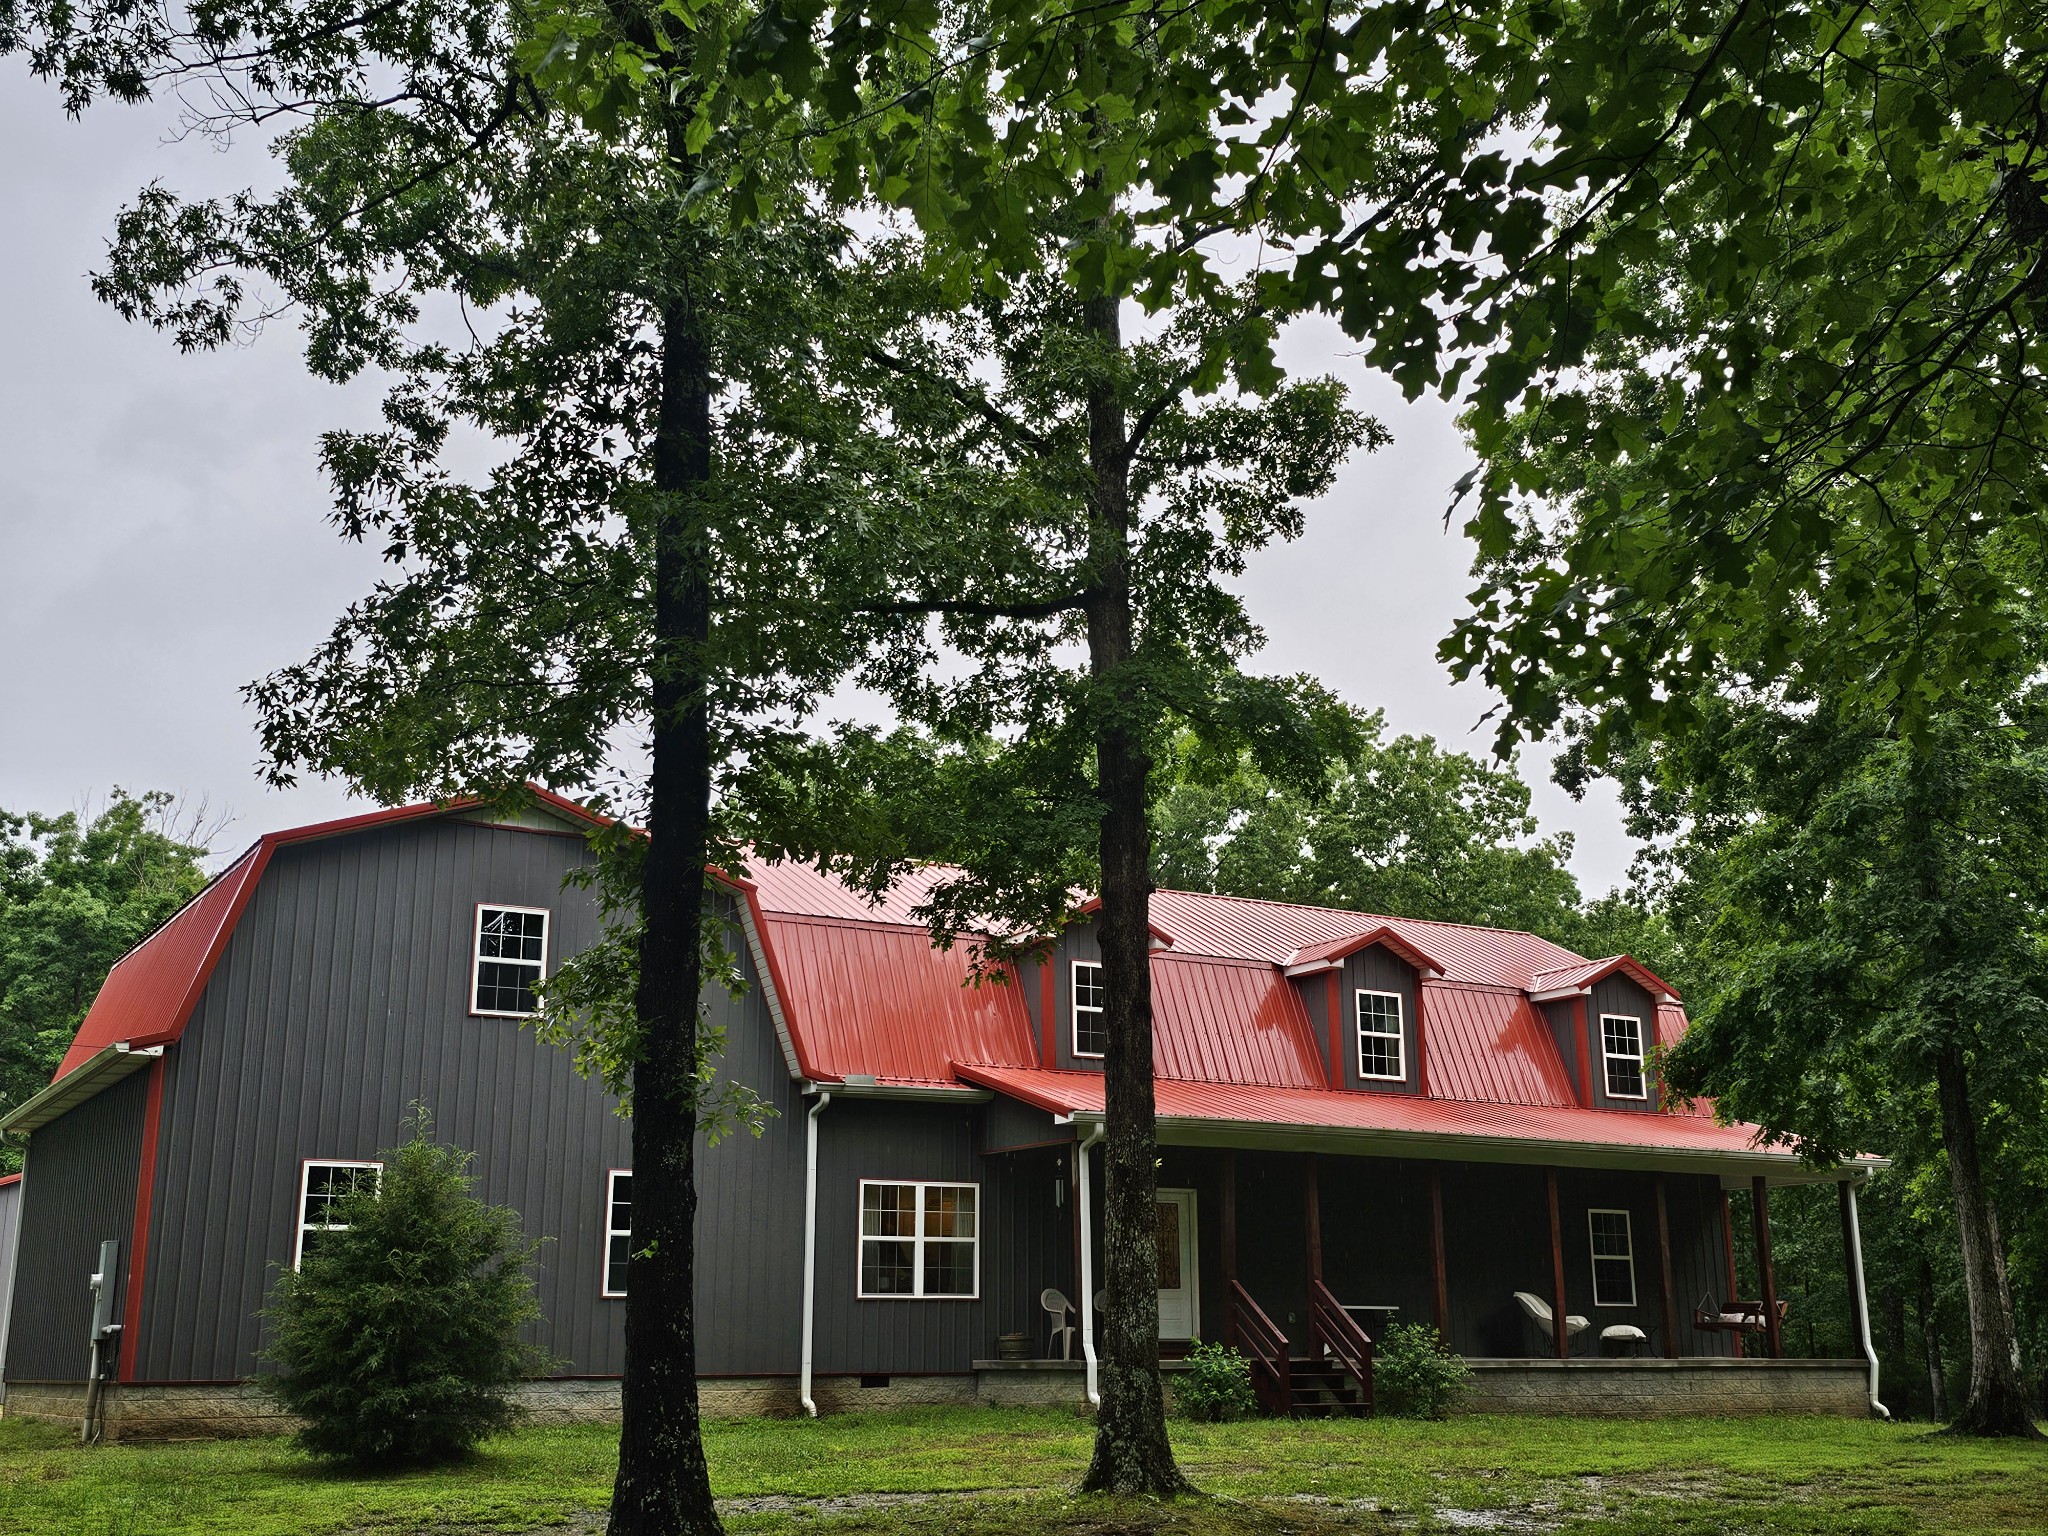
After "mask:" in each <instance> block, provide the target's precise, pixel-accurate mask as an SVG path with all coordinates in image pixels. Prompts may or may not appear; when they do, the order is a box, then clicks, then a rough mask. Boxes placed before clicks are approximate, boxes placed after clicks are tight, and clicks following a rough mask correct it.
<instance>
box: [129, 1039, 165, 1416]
mask: <svg viewBox="0 0 2048 1536" xmlns="http://www.w3.org/2000/svg"><path fill="white" fill-rule="evenodd" d="M147 1092H148V1097H147V1099H145V1100H144V1102H143V1108H142V1158H141V1162H140V1164H139V1166H138V1167H137V1170H136V1174H135V1230H134V1232H133V1233H132V1234H131V1235H130V1237H129V1240H128V1280H127V1284H126V1286H125V1287H124V1288H123V1290H122V1294H121V1368H120V1377H121V1380H123V1381H133V1380H134V1379H135V1349H136V1346H135V1341H136V1339H137V1338H138V1337H139V1336H140V1335H141V1332H142V1279H143V1275H144V1273H145V1271H146V1270H147V1269H148V1263H149V1217H150V1211H151V1208H152V1207H153V1206H154V1204H155V1202H156V1151H157V1143H158V1141H160V1140H161V1139H162V1131H163V1116H164V1059H163V1057H161V1056H159V1057H157V1059H156V1060H155V1061H154V1062H152V1063H151V1064H150V1068H149V1088H148V1090H147Z"/></svg>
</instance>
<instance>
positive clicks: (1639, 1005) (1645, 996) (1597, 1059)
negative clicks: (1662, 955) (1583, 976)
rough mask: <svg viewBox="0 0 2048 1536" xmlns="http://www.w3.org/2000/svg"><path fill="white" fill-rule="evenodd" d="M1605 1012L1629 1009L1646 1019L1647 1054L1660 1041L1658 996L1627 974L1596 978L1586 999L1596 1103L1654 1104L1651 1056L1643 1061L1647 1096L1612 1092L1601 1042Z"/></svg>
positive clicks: (1615, 1106) (1614, 1105)
mask: <svg viewBox="0 0 2048 1536" xmlns="http://www.w3.org/2000/svg"><path fill="white" fill-rule="evenodd" d="M1603 1013H1625V1014H1629V1015H1631V1016H1632V1017H1634V1018H1637V1019H1640V1020H1642V1024H1643V1054H1644V1056H1645V1057H1647V1056H1648V1055H1649V1053H1650V1050H1651V1048H1652V1047H1653V1046H1655V1045H1656V1043H1657V1003H1656V999H1654V998H1653V997H1651V996H1650V994H1649V992H1648V991H1646V990H1645V989H1644V988H1642V987H1640V986H1638V985H1637V984H1636V983H1635V982H1633V981H1631V980H1629V978H1628V977H1626V976H1609V977H1608V978H1607V979H1606V980H1605V981H1599V982H1595V983H1594V984H1593V995H1592V996H1591V997H1589V998H1587V999H1586V1033H1587V1034H1588V1035H1589V1036H1590V1037H1591V1039H1590V1043H1589V1044H1588V1047H1587V1051H1588V1058H1589V1060H1590V1062H1591V1065H1592V1069H1593V1070H1592V1073H1591V1075H1590V1076H1589V1078H1588V1081H1589V1082H1590V1083H1591V1084H1592V1089H1593V1103H1594V1104H1595V1105H1596V1106H1597V1107H1599V1108H1601V1109H1638V1110H1639V1109H1643V1108H1645V1107H1649V1108H1654V1107H1655V1106H1656V1104H1657V1095H1658V1092H1659V1089H1658V1083H1657V1073H1656V1070H1655V1069H1654V1068H1653V1067H1652V1066H1651V1065H1650V1064H1649V1062H1648V1061H1647V1060H1646V1061H1645V1062H1644V1063H1643V1084H1644V1088H1645V1090H1646V1091H1647V1093H1648V1094H1649V1097H1648V1099H1647V1100H1645V1099H1616V1098H1610V1097H1609V1096H1608V1093H1607V1072H1606V1055H1605V1052H1604V1051H1603V1050H1602V1047H1601V1043H1600V1015H1601V1014H1603Z"/></svg>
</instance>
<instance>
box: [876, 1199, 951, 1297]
mask: <svg viewBox="0 0 2048 1536" xmlns="http://www.w3.org/2000/svg"><path fill="white" fill-rule="evenodd" d="M980 1205H981V1186H980V1185H979V1184H930V1183H917V1184H889V1183H884V1182H882V1181H881V1180H879V1179H862V1180H861V1181H860V1294H861V1295H862V1296H863V1297H887V1296H925V1297H945V1296H950V1297H959V1298H965V1299H972V1298H973V1297H975V1296H976V1295H978V1294H980V1288H981V1254H980V1249H981V1241H980V1230H981V1229H980V1224H979V1222H978V1220H977V1216H978V1214H979V1208H980Z"/></svg>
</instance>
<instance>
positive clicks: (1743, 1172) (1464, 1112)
mask: <svg viewBox="0 0 2048 1536" xmlns="http://www.w3.org/2000/svg"><path fill="white" fill-rule="evenodd" d="M956 1070H957V1071H958V1072H959V1074H960V1076H961V1077H962V1078H964V1079H966V1080H967V1081H969V1082H974V1083H979V1084H980V1085H981V1086H983V1087H985V1088H992V1089H994V1090H995V1091H996V1092H998V1093H1002V1094H1005V1095H1008V1096H1009V1097H1011V1098H1015V1099H1018V1100H1020V1101H1021V1102H1023V1103H1026V1104H1031V1105H1034V1106H1036V1107H1037V1108H1040V1109H1044V1110H1048V1111H1050V1112H1051V1113H1053V1114H1056V1115H1063V1116H1069V1117H1072V1118H1074V1119H1076V1120H1080V1121H1084V1122H1086V1121H1095V1120H1099V1119H1100V1118H1101V1117H1102V1076H1101V1074H1100V1073H1095V1072H1055V1071H1048V1070H1045V1069H1042V1068H1018V1067H972V1066H961V1067H958V1068H956ZM1156 1094H1157V1102H1158V1114H1159V1140H1160V1141H1161V1142H1162V1143H1164V1144H1167V1145H1178V1146H1212V1147H1244V1148H1261V1149H1267V1150H1274V1151H1301V1152H1334V1153H1349V1154H1351V1155H1354V1156H1361V1157H1414V1158H1434V1159H1441V1160H1447V1161H1458V1162H1494V1163H1535V1164H1544V1165H1549V1166H1560V1167H1582V1168H1638V1169H1661V1170H1665V1171H1669V1172H1686V1173H1719V1174H1722V1175H1724V1176H1731V1177H1732V1176H1741V1177H1744V1178H1747V1177H1751V1176H1754V1175H1756V1174H1762V1175H1763V1176H1764V1177H1765V1178H1767V1179H1769V1180H1770V1181H1771V1182H1772V1183H1780V1184H1803V1183H1816V1182H1825V1181H1831V1180H1835V1179H1839V1178H1841V1177H1843V1176H1844V1175H1845V1174H1850V1173H1854V1172H1857V1171H1869V1170H1873V1169H1875V1168H1878V1167H1882V1166H1884V1163H1883V1160H1882V1159H1878V1158H1860V1159H1857V1160H1856V1161H1855V1162H1854V1163H1850V1164H1844V1165H1843V1166H1842V1167H1839V1168H1824V1169H1814V1168H1809V1167H1807V1166H1806V1165H1805V1164H1803V1163H1802V1162H1801V1161H1800V1160H1799V1158H1798V1156H1797V1155H1796V1154H1794V1153H1793V1152H1791V1151H1789V1150H1786V1149H1784V1148H1771V1147H1765V1146H1760V1145H1759V1144H1758V1142H1757V1139H1756V1138H1757V1135H1758V1131H1757V1128H1756V1127H1755V1126H1753V1125H1741V1124H1737V1125H1720V1124H1717V1123H1716V1122H1714V1121H1712V1120H1709V1119H1705V1118H1703V1117H1701V1116H1697V1115H1672V1114H1640V1113H1633V1112H1629V1111H1623V1110H1602V1109H1583V1108H1579V1107H1577V1106H1571V1107H1557V1106H1551V1105H1512V1104H1484V1103H1473V1102H1468V1101H1465V1100H1457V1099H1431V1098H1418V1097H1415V1096H1414V1095H1411V1094H1393V1093H1353V1092H1340V1091H1333V1090H1330V1089H1304V1088H1257V1087H1244V1086H1241V1085H1237V1084H1228V1083H1206V1082H1186V1081H1178V1080H1173V1079H1165V1078H1162V1079H1160V1080H1159V1081H1158V1082H1157V1084H1156Z"/></svg>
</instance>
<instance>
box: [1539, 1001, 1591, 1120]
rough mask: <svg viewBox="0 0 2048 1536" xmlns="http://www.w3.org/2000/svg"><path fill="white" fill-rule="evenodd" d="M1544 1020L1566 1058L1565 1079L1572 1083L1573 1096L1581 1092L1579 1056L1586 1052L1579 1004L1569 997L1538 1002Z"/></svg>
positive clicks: (1558, 1048)
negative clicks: (1581, 1032)
mask: <svg viewBox="0 0 2048 1536" xmlns="http://www.w3.org/2000/svg"><path fill="white" fill-rule="evenodd" d="M1536 1006H1537V1008H1538V1010H1539V1011H1540V1012H1541V1013H1542V1015H1543V1022H1544V1023H1545V1024H1548V1025H1549V1026H1550V1037H1551V1038H1552V1039H1553V1040H1555V1041H1556V1042H1557V1054H1558V1055H1559V1056H1561V1057H1563V1058H1564V1075H1565V1081H1566V1082H1568V1083H1570V1084H1571V1088H1572V1097H1573V1098H1577V1097H1578V1094H1579V1058H1580V1057H1581V1056H1582V1055H1584V1054H1585V1052H1584V1049H1583V1047H1584V1044H1585V1042H1584V1041H1582V1040H1581V1039H1580V1038H1579V1024H1578V1019H1579V1010H1578V1005H1577V1004H1576V1003H1574V1002H1572V1001H1570V1000H1569V999H1567V1000H1566V1001H1564V1002H1561V1003H1538V1004H1537V1005H1536Z"/></svg>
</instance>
